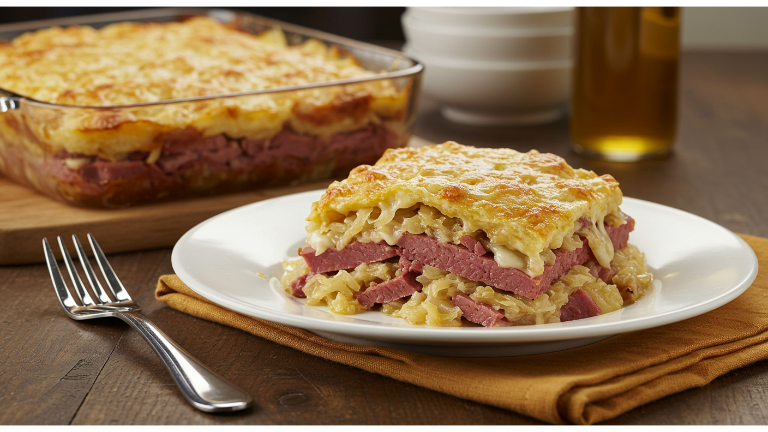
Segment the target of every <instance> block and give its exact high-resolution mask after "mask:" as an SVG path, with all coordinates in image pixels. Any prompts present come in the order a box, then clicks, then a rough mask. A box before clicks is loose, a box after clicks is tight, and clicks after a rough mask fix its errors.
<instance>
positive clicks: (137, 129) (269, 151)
mask: <svg viewBox="0 0 768 432" xmlns="http://www.w3.org/2000/svg"><path fill="white" fill-rule="evenodd" d="M211 15H213V16H214V17H215V18H216V19H215V18H213V17H209V16H193V17H187V18H186V19H176V20H167V21H166V22H160V21H148V22H119V23H112V24H109V25H106V26H104V27H101V28H99V29H96V28H93V27H90V26H82V25H77V26H67V27H51V28H46V29H41V30H37V31H34V32H28V33H24V34H22V35H20V36H18V37H15V38H14V39H13V40H11V41H10V42H6V43H2V44H0V65H1V66H0V96H3V99H2V100H3V103H0V106H2V107H3V109H2V110H0V111H4V112H0V173H2V174H4V175H5V176H7V177H9V178H10V179H12V180H14V181H17V182H20V183H23V184H26V185H30V186H32V187H34V188H36V189H37V190H39V191H41V192H43V193H45V194H47V195H50V196H52V197H55V198H59V199H63V200H65V201H67V202H70V203H73V204H78V205H86V206H98V207H121V206H126V205H131V204H136V203H143V202H152V201H157V200H162V199H167V198H177V197H184V196H194V195H202V194H211V193H218V192H228V191H234V190H242V189H247V188H253V187H261V186H275V185H289V184H297V183H302V182H307V181H310V180H318V179H325V178H331V177H334V176H344V175H346V174H347V173H348V171H349V170H350V169H351V168H353V167H355V166H357V165H360V164H369V163H374V162H375V161H376V160H377V159H378V158H379V157H380V156H381V155H382V154H383V152H384V151H385V150H386V149H388V148H396V147H403V146H405V145H406V144H407V142H408V139H409V138H410V134H411V130H412V126H413V116H414V113H415V106H414V104H415V97H416V94H417V92H418V88H419V80H420V76H421V71H422V67H421V65H419V64H418V63H416V62H414V61H412V60H410V59H408V58H407V57H405V56H402V55H401V54H399V53H397V52H395V51H390V50H386V49H383V48H378V47H375V46H370V45H366V44H361V43H357V42H355V41H350V40H346V39H343V38H338V37H335V36H330V35H326V34H323V33H320V32H313V31H311V30H305V29H301V28H297V27H294V26H291V25H287V24H283V23H277V22H274V21H270V20H266V19H262V18H259V17H255V16H252V15H247V14H237V13H227V12H226V11H216V13H212V14H211ZM166 19H168V18H167V17H166Z"/></svg>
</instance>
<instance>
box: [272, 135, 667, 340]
mask: <svg viewBox="0 0 768 432" xmlns="http://www.w3.org/2000/svg"><path fill="white" fill-rule="evenodd" d="M621 200H622V193H621V190H620V189H619V184H618V182H617V181H616V180H615V179H614V178H613V177H611V176H610V175H603V176H597V175H596V174H595V173H594V172H591V171H586V170H583V169H573V168H572V167H570V166H569V165H568V164H567V163H566V162H565V160H563V159H562V158H560V157H558V156H555V155H552V154H542V153H539V152H537V151H536V150H531V151H529V152H527V153H520V152H517V151H515V150H510V149H478V148H474V147H468V146H462V145H460V144H457V143H454V142H447V143H444V144H441V145H436V146H428V147H423V148H419V149H413V148H405V149H393V150H387V151H386V153H385V154H384V156H383V157H382V158H381V159H379V161H378V162H376V164H375V165H373V166H368V165H362V166H359V167H357V168H355V169H354V170H352V172H351V173H350V174H349V177H348V178H347V179H346V180H344V181H341V182H334V183H333V184H332V185H331V186H330V187H329V188H328V189H327V191H326V192H325V193H324V194H323V196H322V198H321V199H320V200H319V201H317V202H315V203H314V204H313V205H312V211H311V213H310V215H309V217H308V218H307V220H308V221H309V224H308V226H307V232H308V233H309V236H308V238H307V241H306V245H305V246H304V247H303V248H302V249H301V250H300V251H299V254H300V257H299V258H297V259H294V260H288V261H286V262H285V263H284V269H285V274H284V276H283V280H282V283H283V286H284V288H285V289H286V291H288V292H290V293H291V294H292V295H294V296H296V297H301V298H306V304H307V305H327V307H328V309H329V310H330V311H332V312H335V313H338V314H355V313H359V312H363V311H367V310H371V309H375V310H379V311H380V312H381V313H384V314H387V315H391V316H395V317H400V318H403V319H405V320H406V321H407V322H408V323H411V324H426V325H431V326H459V325H462V324H463V323H464V324H468V323H475V324H480V325H483V326H486V327H492V326H504V325H526V324H544V323H554V322H562V321H571V320H576V319H581V318H588V317H592V316H596V315H599V314H604V313H609V312H613V311H616V310H618V309H621V308H622V307H624V306H627V305H629V304H632V303H634V302H635V301H636V300H637V299H638V298H640V296H642V295H643V293H644V292H645V290H646V289H647V288H648V286H649V285H650V283H651V281H652V276H651V274H650V273H649V272H648V270H647V268H646V266H645V259H644V256H643V254H642V253H641V252H640V251H639V250H638V249H637V248H636V247H635V246H633V245H630V244H628V239H629V233H630V232H631V231H632V230H633V229H634V224H635V221H634V220H633V219H632V218H631V217H630V216H628V215H626V214H624V213H622V212H621V210H620V208H619V205H620V204H621ZM468 325H469V324H468Z"/></svg>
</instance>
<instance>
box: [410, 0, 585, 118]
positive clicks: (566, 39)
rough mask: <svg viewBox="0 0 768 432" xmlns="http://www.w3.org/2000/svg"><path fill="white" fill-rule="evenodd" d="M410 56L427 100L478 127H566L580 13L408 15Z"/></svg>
mask: <svg viewBox="0 0 768 432" xmlns="http://www.w3.org/2000/svg"><path fill="white" fill-rule="evenodd" d="M402 22H403V30H404V31H405V36H406V45H405V47H404V49H403V50H404V52H405V53H406V54H407V55H410V56H411V57H414V58H416V59H418V60H419V61H421V62H422V63H424V66H425V71H424V78H423V84H422V86H423V87H422V90H423V92H424V93H425V94H426V95H427V96H429V97H430V98H432V99H434V100H436V101H437V102H438V103H439V104H440V105H441V112H442V114H443V115H444V116H445V117H446V118H447V119H449V120H451V121H453V122H456V123H463V124H471V125H487V126H490V125H521V124H539V123H546V122H550V121H553V120H556V119H558V118H559V117H560V116H561V115H562V114H563V112H564V110H565V107H566V103H567V100H568V96H569V94H570V85H569V84H570V72H571V38H572V35H573V8H491V7H486V8H469V7H439V8H437V7H435V8H417V7H413V8H408V9H407V10H406V12H405V14H403V17H402Z"/></svg>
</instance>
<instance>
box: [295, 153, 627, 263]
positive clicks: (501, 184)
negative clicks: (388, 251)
mask: <svg viewBox="0 0 768 432" xmlns="http://www.w3.org/2000/svg"><path fill="white" fill-rule="evenodd" d="M621 200H622V193H621V190H620V189H619V184H618V182H617V181H616V180H615V179H614V178H613V177H611V176H610V175H603V176H598V175H597V174H595V173H594V172H592V171H586V170H583V169H574V168H572V167H571V166H569V165H568V164H567V163H566V161H565V160H564V159H562V158H560V157H558V156H555V155H552V154H542V153H539V152H538V151H536V150H531V151H529V152H527V153H520V152H517V151H515V150H511V149H480V148H474V147H469V146H462V145H460V144H457V143H455V142H447V143H444V144H441V145H435V146H428V147H423V148H419V149H414V148H404V149H395V150H388V151H387V152H386V153H385V154H384V156H383V157H382V158H381V159H380V160H379V161H378V162H377V163H376V164H375V165H374V166H368V165H363V166H360V167H357V168H355V169H354V170H353V171H352V172H351V173H350V175H349V177H348V178H347V179H346V180H344V181H341V182H335V183H333V184H332V185H331V186H330V187H329V188H328V190H327V191H326V192H325V194H324V195H323V196H322V198H321V199H320V200H319V201H317V202H316V203H314V204H313V206H312V212H311V214H310V216H309V217H308V219H307V220H308V221H309V225H308V227H307V231H308V232H309V233H310V239H309V243H310V244H311V245H313V244H312V243H313V241H314V242H315V243H321V242H320V241H318V240H317V239H318V238H322V235H315V236H314V237H313V235H312V234H313V233H323V232H327V231H328V227H329V226H330V225H331V224H333V223H338V222H341V221H343V220H344V219H345V218H346V217H347V215H349V214H351V213H355V212H358V211H360V210H363V209H367V208H378V209H380V211H381V213H380V215H379V216H378V219H377V220H376V221H375V222H374V225H376V226H384V225H385V224H387V223H388V222H389V221H390V220H392V218H393V215H394V214H395V212H396V211H397V210H398V209H404V208H410V207H412V206H415V205H427V206H430V207H432V208H434V209H436V210H437V211H439V212H440V213H442V214H443V215H446V216H448V217H450V218H458V219H460V221H461V224H462V232H466V233H473V232H475V231H476V230H480V231H482V232H484V233H485V234H487V236H488V239H489V240H490V243H491V244H492V245H502V246H504V247H506V248H508V249H511V250H514V251H519V252H521V253H522V254H524V255H525V256H527V257H528V259H529V260H530V262H529V264H528V266H529V268H530V269H531V270H532V273H533V274H538V273H540V272H541V270H542V269H543V264H542V263H541V259H540V258H539V257H540V254H541V253H542V252H543V251H545V250H547V249H556V248H558V247H561V245H563V241H564V240H565V239H567V238H570V237H571V236H572V235H573V234H574V231H575V230H578V229H579V227H580V223H578V221H579V219H580V218H588V219H589V220H591V221H593V225H594V230H593V231H594V235H593V236H592V237H590V235H587V237H588V238H589V239H590V246H591V247H592V249H593V250H595V249H596V248H598V249H599V248H607V249H606V250H604V251H602V252H601V251H600V250H596V255H597V256H598V258H601V255H602V258H603V259H601V262H602V261H606V260H607V262H608V263H609V262H610V260H611V259H612V258H613V249H612V247H611V246H610V240H608V238H607V235H605V232H604V230H603V229H601V228H602V224H603V220H604V218H605V217H606V216H607V215H609V214H611V213H617V212H618V211H619V204H620V203H621ZM606 241H607V245H605V244H604V243H606ZM597 243H600V244H597ZM313 247H315V249H316V250H317V247H321V248H322V245H321V244H315V245H313Z"/></svg>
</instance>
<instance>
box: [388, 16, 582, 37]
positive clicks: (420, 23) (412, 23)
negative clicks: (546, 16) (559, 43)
mask: <svg viewBox="0 0 768 432" xmlns="http://www.w3.org/2000/svg"><path fill="white" fill-rule="evenodd" d="M401 20H402V22H403V27H409V28H410V29H415V30H423V31H427V32H430V33H441V34H442V35H452V36H463V37H472V36H477V37H486V36H491V37H543V36H572V35H573V33H574V29H573V26H557V27H458V26H451V25H442V24H437V23H432V22H429V21H424V20H421V19H419V18H418V17H415V16H413V15H412V14H411V13H409V12H406V13H404V14H403V16H402V18H401Z"/></svg>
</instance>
